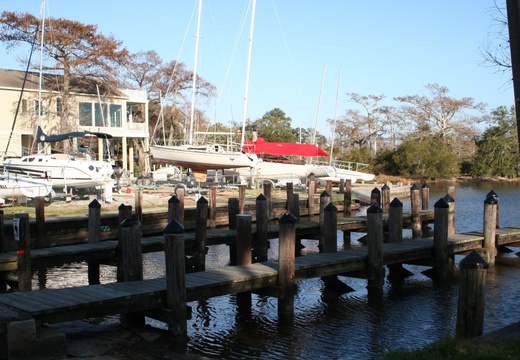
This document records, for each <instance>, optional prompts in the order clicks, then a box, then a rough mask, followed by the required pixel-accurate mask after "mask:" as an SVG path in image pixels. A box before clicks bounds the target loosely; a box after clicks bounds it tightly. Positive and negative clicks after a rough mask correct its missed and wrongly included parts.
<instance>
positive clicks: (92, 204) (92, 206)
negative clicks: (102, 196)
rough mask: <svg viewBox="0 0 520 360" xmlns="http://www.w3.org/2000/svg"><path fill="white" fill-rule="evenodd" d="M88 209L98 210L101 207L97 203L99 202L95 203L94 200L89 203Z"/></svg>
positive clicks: (95, 200)
mask: <svg viewBox="0 0 520 360" xmlns="http://www.w3.org/2000/svg"><path fill="white" fill-rule="evenodd" d="M88 207H89V208H94V209H98V208H100V207H101V204H100V203H99V201H97V199H94V200H92V201H91V202H90V204H88Z"/></svg>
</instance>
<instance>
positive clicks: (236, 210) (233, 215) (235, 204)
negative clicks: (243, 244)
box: [228, 198, 241, 229]
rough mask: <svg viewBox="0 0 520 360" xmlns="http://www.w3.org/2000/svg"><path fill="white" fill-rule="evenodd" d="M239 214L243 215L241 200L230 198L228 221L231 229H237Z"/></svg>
mask: <svg viewBox="0 0 520 360" xmlns="http://www.w3.org/2000/svg"><path fill="white" fill-rule="evenodd" d="M238 214H241V212H240V200H239V199H238V198H229V199H228V219H229V228H230V229H236V228H237V215H238Z"/></svg>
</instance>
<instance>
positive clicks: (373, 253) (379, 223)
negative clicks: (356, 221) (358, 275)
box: [367, 203, 385, 296]
mask: <svg viewBox="0 0 520 360" xmlns="http://www.w3.org/2000/svg"><path fill="white" fill-rule="evenodd" d="M383 237H384V236H383V210H382V209H381V208H380V207H379V206H377V205H376V204H375V203H374V204H372V205H370V207H369V208H368V209H367V238H368V241H367V265H368V270H367V279H368V284H367V290H368V296H373V295H376V296H379V295H382V294H383V285H384V282H385V268H384V265H383Z"/></svg>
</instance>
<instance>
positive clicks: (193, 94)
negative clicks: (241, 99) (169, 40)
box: [188, 0, 202, 145]
mask: <svg viewBox="0 0 520 360" xmlns="http://www.w3.org/2000/svg"><path fill="white" fill-rule="evenodd" d="M201 16H202V0H199V10H198V15H197V35H196V39H195V59H194V61H193V85H192V88H191V111H190V133H189V136H190V137H189V142H188V144H189V145H192V144H193V122H194V121H195V99H196V97H197V63H198V55H199V40H200V21H201V20H200V19H201Z"/></svg>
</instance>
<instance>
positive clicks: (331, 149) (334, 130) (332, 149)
mask: <svg viewBox="0 0 520 360" xmlns="http://www.w3.org/2000/svg"><path fill="white" fill-rule="evenodd" d="M340 83H341V66H340V67H339V76H338V90H337V91H336V107H335V108H334V123H333V125H332V137H331V144H330V158H329V164H332V154H333V152H334V135H335V134H336V118H337V113H338V99H339V88H340V86H339V85H340Z"/></svg>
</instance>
